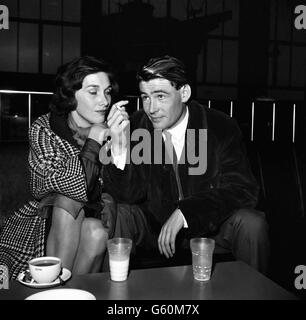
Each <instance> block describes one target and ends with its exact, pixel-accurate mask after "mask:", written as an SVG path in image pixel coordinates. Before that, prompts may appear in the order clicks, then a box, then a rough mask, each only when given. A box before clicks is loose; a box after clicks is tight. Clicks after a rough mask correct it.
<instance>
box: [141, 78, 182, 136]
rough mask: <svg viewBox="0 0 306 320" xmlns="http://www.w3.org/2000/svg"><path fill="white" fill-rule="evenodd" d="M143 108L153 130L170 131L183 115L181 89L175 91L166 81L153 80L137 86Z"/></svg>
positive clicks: (142, 82)
mask: <svg viewBox="0 0 306 320" xmlns="http://www.w3.org/2000/svg"><path fill="white" fill-rule="evenodd" d="M139 88H140V93H141V99H142V102H143V108H144V111H145V113H146V114H147V116H148V117H149V119H150V120H151V122H152V124H153V127H154V129H160V130H165V129H170V128H171V127H173V126H174V125H175V124H176V123H177V122H178V120H179V119H180V117H181V116H182V114H183V111H184V108H185V105H184V102H186V101H185V99H184V97H183V93H182V92H183V88H181V89H178V90H177V89H175V88H174V87H173V86H172V84H171V83H170V81H168V80H166V79H159V78H158V79H153V80H150V81H148V82H145V81H141V82H140V84H139Z"/></svg>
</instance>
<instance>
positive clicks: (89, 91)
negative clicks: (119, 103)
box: [72, 72, 112, 127]
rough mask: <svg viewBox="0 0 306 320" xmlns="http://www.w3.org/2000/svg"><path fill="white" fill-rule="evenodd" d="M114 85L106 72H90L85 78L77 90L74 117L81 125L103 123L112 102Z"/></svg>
mask: <svg viewBox="0 0 306 320" xmlns="http://www.w3.org/2000/svg"><path fill="white" fill-rule="evenodd" d="M111 92H112V86H111V84H110V80H109V77H108V75H107V74H106V73H104V72H98V73H93V74H89V75H88V76H86V77H85V78H84V80H83V84H82V88H81V89H80V90H78V91H76V92H75V98H76V101H77V107H76V110H74V111H72V113H73V116H74V119H75V120H76V122H77V124H78V125H79V126H81V127H89V126H91V125H93V124H99V123H103V122H104V121H105V120H106V119H105V117H106V114H107V111H108V109H109V107H110V104H111Z"/></svg>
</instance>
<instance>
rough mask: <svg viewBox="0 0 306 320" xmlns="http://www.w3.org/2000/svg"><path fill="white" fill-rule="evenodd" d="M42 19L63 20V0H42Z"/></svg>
mask: <svg viewBox="0 0 306 320" xmlns="http://www.w3.org/2000/svg"><path fill="white" fill-rule="evenodd" d="M42 19H44V20H56V21H61V20H62V1H61V0H43V1H42Z"/></svg>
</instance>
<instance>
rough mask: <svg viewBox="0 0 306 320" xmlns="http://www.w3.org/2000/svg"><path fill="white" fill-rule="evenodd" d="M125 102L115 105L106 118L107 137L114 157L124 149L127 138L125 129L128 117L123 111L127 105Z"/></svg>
mask: <svg viewBox="0 0 306 320" xmlns="http://www.w3.org/2000/svg"><path fill="white" fill-rule="evenodd" d="M128 103H129V102H128V101H127V100H124V101H119V102H117V103H115V104H114V105H113V106H112V108H111V110H110V112H109V115H108V117H107V125H108V127H109V135H110V136H111V139H112V150H113V151H114V154H115V155H118V154H120V151H121V150H123V149H125V148H126V143H127V137H126V130H125V129H126V128H127V126H128V125H129V123H130V121H129V115H128V113H127V112H126V111H125V108H124V106H125V105H126V104H128Z"/></svg>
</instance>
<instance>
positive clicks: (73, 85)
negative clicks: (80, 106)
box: [50, 56, 119, 114]
mask: <svg viewBox="0 0 306 320" xmlns="http://www.w3.org/2000/svg"><path fill="white" fill-rule="evenodd" d="M98 72H104V73H106V74H107V75H108V77H109V81H110V83H111V86H112V88H113V90H112V98H113V97H114V96H115V95H116V94H117V93H118V90H119V87H118V83H117V81H116V80H115V75H114V71H113V69H112V67H111V65H110V64H109V63H108V62H106V61H104V60H98V59H96V58H94V57H90V56H84V57H79V58H76V59H74V60H72V61H71V62H68V63H66V64H64V65H62V66H60V67H59V68H58V71H57V75H56V78H55V91H54V94H53V97H52V100H51V103H50V109H51V111H52V112H55V113H57V114H68V113H69V112H71V111H73V110H75V109H76V107H77V101H76V99H75V92H76V91H77V90H80V89H81V88H82V84H83V80H84V78H85V77H86V76H88V75H89V74H93V73H98Z"/></svg>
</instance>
